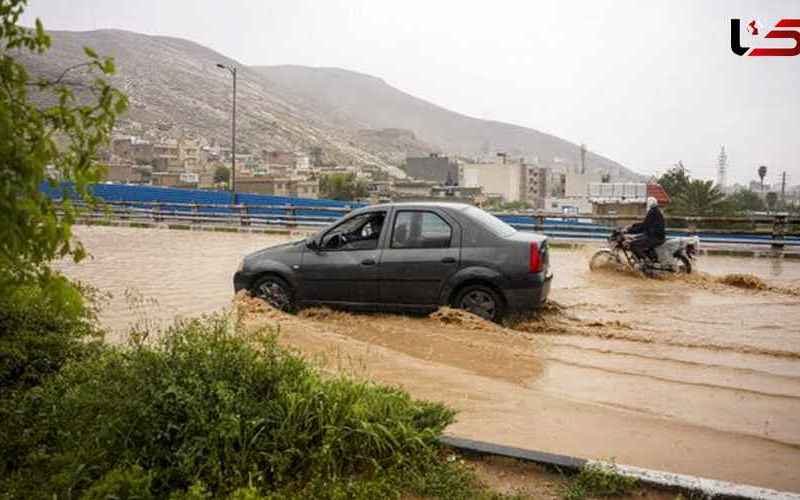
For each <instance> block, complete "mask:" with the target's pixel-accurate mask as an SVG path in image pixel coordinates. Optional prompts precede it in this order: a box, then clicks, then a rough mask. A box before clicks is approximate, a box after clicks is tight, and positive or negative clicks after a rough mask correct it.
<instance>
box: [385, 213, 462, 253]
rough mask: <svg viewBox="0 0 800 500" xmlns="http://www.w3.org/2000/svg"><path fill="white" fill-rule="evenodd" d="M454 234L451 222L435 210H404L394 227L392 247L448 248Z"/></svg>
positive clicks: (396, 219) (395, 219)
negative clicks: (446, 220) (434, 211)
mask: <svg viewBox="0 0 800 500" xmlns="http://www.w3.org/2000/svg"><path fill="white" fill-rule="evenodd" d="M452 236H453V229H452V228H451V227H450V224H448V223H447V222H445V220H444V219H442V218H441V217H439V216H438V215H436V214H435V213H433V212H424V211H421V210H403V211H400V212H398V213H397V216H396V217H395V218H394V227H393V228H392V248H448V247H449V246H450V240H451V238H452Z"/></svg>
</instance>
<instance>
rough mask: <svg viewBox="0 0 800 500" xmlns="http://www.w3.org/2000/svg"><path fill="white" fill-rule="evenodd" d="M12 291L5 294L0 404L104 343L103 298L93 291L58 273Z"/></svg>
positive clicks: (0, 321)
mask: <svg viewBox="0 0 800 500" xmlns="http://www.w3.org/2000/svg"><path fill="white" fill-rule="evenodd" d="M4 276H5V273H4V272H2V271H0V280H1V279H3V278H4ZM7 292H8V293H6V294H2V295H0V401H2V400H3V399H4V398H8V397H10V396H11V395H12V394H13V393H16V392H18V391H24V390H27V389H30V388H32V387H35V386H38V385H40V384H41V383H42V382H43V381H44V380H46V379H47V378H48V377H49V376H50V375H52V374H55V373H57V372H58V371H59V370H60V369H61V367H62V366H64V365H65V364H66V363H67V362H69V361H75V360H80V359H84V358H86V357H88V356H89V355H91V354H92V353H94V352H96V351H97V349H99V341H100V340H101V339H102V332H101V331H100V330H99V329H98V328H97V327H96V326H95V319H96V309H95V308H94V306H93V305H92V304H95V303H97V302H96V299H98V298H99V296H98V294H97V293H96V292H95V291H93V290H91V289H89V288H87V287H82V286H78V285H75V284H73V283H71V282H69V281H68V280H66V279H65V278H63V277H61V276H58V275H53V276H52V277H51V278H50V279H49V280H48V281H47V282H45V283H44V284H42V283H37V282H31V283H28V284H24V285H20V286H17V287H15V288H8V289H7ZM86 296H88V297H89V299H90V300H88V301H87V300H84V297H86Z"/></svg>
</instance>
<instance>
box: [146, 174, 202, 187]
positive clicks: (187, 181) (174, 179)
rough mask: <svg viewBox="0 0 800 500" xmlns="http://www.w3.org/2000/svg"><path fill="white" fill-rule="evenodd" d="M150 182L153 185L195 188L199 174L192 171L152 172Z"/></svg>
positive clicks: (198, 182)
mask: <svg viewBox="0 0 800 500" xmlns="http://www.w3.org/2000/svg"><path fill="white" fill-rule="evenodd" d="M151 182H152V184H153V185H154V186H165V187H181V188H196V187H197V186H198V185H199V184H200V176H199V175H198V174H196V173H193V172H153V173H152V174H151Z"/></svg>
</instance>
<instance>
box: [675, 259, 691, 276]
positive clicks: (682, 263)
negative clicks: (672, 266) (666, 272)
mask: <svg viewBox="0 0 800 500" xmlns="http://www.w3.org/2000/svg"><path fill="white" fill-rule="evenodd" d="M675 259H676V260H677V261H678V268H677V269H676V270H675V273H677V274H692V262H691V261H690V260H689V258H688V257H686V256H684V255H679V256H677V257H675Z"/></svg>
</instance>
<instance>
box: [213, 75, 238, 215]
mask: <svg viewBox="0 0 800 500" xmlns="http://www.w3.org/2000/svg"><path fill="white" fill-rule="evenodd" d="M217 67H218V68H221V69H227V70H228V71H230V73H231V75H232V76H233V117H232V119H231V180H230V189H231V193H233V204H234V205H236V66H226V65H224V64H217Z"/></svg>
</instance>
